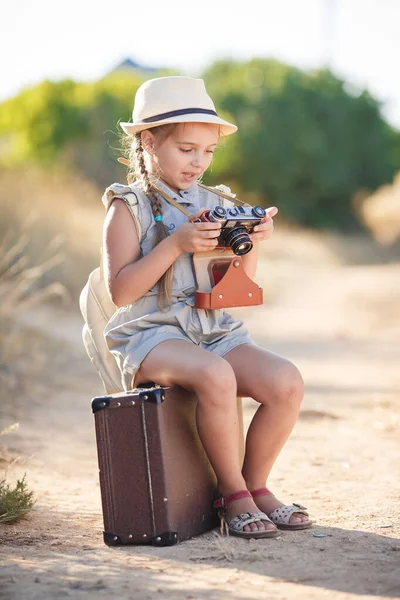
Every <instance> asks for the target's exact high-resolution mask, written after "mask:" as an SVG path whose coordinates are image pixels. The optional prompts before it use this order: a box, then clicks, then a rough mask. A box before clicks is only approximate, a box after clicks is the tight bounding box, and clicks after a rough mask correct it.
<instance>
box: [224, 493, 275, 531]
mask: <svg viewBox="0 0 400 600" xmlns="http://www.w3.org/2000/svg"><path fill="white" fill-rule="evenodd" d="M226 497H229V495H227V496H226ZM258 512H260V509H259V508H258V506H257V504H256V503H255V501H254V500H253V498H251V497H250V494H249V496H248V497H245V498H240V499H238V500H230V501H229V503H227V505H226V506H225V520H226V521H227V522H228V523H229V522H230V521H231V520H232V519H233V518H234V517H237V516H239V515H242V514H243V513H258ZM261 512H264V511H261ZM243 531H246V532H251V531H276V527H275V525H274V524H273V523H271V521H265V520H262V519H260V520H259V521H256V522H255V523H250V524H249V525H245V527H243Z"/></svg>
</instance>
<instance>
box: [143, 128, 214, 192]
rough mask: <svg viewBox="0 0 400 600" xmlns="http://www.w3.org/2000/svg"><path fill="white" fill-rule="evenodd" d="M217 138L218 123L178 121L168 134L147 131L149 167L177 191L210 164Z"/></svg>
mask: <svg viewBox="0 0 400 600" xmlns="http://www.w3.org/2000/svg"><path fill="white" fill-rule="evenodd" d="M217 141H218V125H212V124H209V123H179V124H178V125H177V126H176V127H174V129H173V131H172V133H171V134H170V135H169V136H168V137H167V138H165V137H163V136H162V134H161V135H159V136H158V135H157V130H156V129H155V130H154V131H144V132H143V133H142V143H143V146H144V148H145V149H146V150H147V152H148V155H149V165H148V168H149V171H150V172H151V173H153V175H155V176H157V177H158V178H160V179H162V180H163V181H164V182H165V183H166V184H167V185H168V186H169V187H170V188H171V189H173V190H175V191H179V190H185V189H187V188H189V187H190V186H191V185H192V183H193V182H194V181H195V180H197V179H198V178H199V177H200V176H201V175H202V174H203V173H204V171H205V170H206V169H207V168H208V167H209V165H210V163H211V160H212V156H213V152H214V151H215V148H216V146H217Z"/></svg>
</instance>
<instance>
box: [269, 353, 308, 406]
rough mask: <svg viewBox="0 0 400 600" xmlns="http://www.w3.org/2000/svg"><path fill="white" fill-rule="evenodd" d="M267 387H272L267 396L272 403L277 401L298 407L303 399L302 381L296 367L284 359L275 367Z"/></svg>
mask: <svg viewBox="0 0 400 600" xmlns="http://www.w3.org/2000/svg"><path fill="white" fill-rule="evenodd" d="M268 388H270V389H271V388H272V394H270V395H269V397H270V401H271V402H273V403H276V402H279V403H284V404H286V405H289V406H290V407H292V408H298V407H299V406H300V404H301V401H302V400H303V396H304V381H303V378H302V376H301V374H300V371H299V370H298V368H297V367H296V366H295V365H294V364H293V363H291V362H290V361H286V360H285V361H284V362H283V363H282V364H281V365H280V366H279V368H278V369H276V371H275V374H274V377H273V380H272V381H270V382H269V384H268Z"/></svg>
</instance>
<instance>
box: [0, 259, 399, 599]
mask: <svg viewBox="0 0 400 600" xmlns="http://www.w3.org/2000/svg"><path fill="white" fill-rule="evenodd" d="M310 252H311V251H310ZM311 254H312V252H311ZM302 258H304V252H303V255H302ZM328 258H329V257H328ZM307 264H308V265H309V266H307V267H305V266H304V262H303V260H300V258H299V259H298V260H297V259H293V257H292V258H290V259H289V258H288V257H287V258H286V259H284V258H281V259H280V261H275V262H274V264H273V265H270V264H265V266H264V269H263V270H262V273H261V277H260V280H262V281H261V283H262V284H263V287H264V289H265V290H266V297H267V303H266V305H265V306H264V307H262V308H257V309H254V310H253V311H252V312H251V313H250V314H249V313H247V316H246V322H247V324H248V326H249V329H250V330H251V332H252V334H253V336H254V338H255V339H256V340H257V341H258V342H259V343H260V344H263V345H265V346H266V347H268V348H269V349H271V350H273V351H275V352H277V353H279V354H282V355H284V356H287V357H288V358H290V359H291V360H293V361H294V362H295V363H296V364H297V365H298V366H299V368H300V370H301V372H302V374H303V376H304V379H305V381H306V398H305V401H304V405H303V410H302V412H301V415H300V419H299V421H298V423H297V425H296V427H295V430H294V432H293V434H292V436H291V438H290V440H289V442H288V444H287V445H286V447H285V449H284V451H283V452H282V454H281V456H280V457H279V459H278V462H277V464H276V466H275V468H274V471H273V476H272V479H271V482H270V485H271V487H272V488H273V490H274V491H275V492H276V494H277V495H278V496H279V497H281V498H282V499H286V500H287V501H289V500H290V501H296V500H297V501H300V502H302V503H304V504H305V505H306V506H308V508H309V510H310V512H311V514H312V516H313V517H314V518H316V520H317V525H316V526H315V528H314V529H312V530H309V531H303V532H283V533H282V535H281V536H280V537H279V538H278V539H276V540H264V541H257V542H256V541H254V540H251V541H248V540H240V539H226V538H224V539H221V538H220V537H219V536H218V534H217V533H216V532H210V533H208V534H206V535H204V536H201V537H199V538H195V539H192V540H189V541H188V542H184V543H182V544H179V545H178V546H175V547H169V548H152V547H144V546H142V547H124V548H107V547H106V546H104V545H103V542H102V520H101V508H100V492H99V485H98V477H97V458H96V453H95V439H94V428H93V421H92V414H91V411H90V399H91V397H92V396H94V395H96V394H98V393H102V389H101V387H100V383H99V380H98V378H97V374H96V373H95V372H94V371H93V368H92V366H91V364H90V363H89V361H88V359H87V358H86V355H85V354H84V351H83V349H82V347H81V344H80V341H79V340H80V327H81V322H80V318H79V316H77V315H76V314H70V313H65V314H64V313H56V312H55V311H51V312H49V311H46V312H45V313H44V312H43V311H38V312H37V313H35V324H36V326H37V327H38V328H39V329H40V330H41V331H42V332H43V331H44V330H46V329H47V330H49V328H50V329H51V331H53V333H54V334H56V335H57V336H58V346H57V352H58V353H59V355H60V360H59V361H58V368H57V370H56V371H55V372H53V373H52V374H51V375H46V377H42V378H41V379H40V380H39V381H38V382H37V383H36V382H35V383H34V385H33V387H32V392H31V393H30V394H29V398H28V399H27V398H25V399H24V401H23V403H21V402H19V403H17V404H10V406H8V405H7V406H6V407H3V408H2V410H1V412H0V415H1V422H0V428H1V427H2V426H3V425H7V424H9V423H10V422H12V421H13V420H18V421H19V422H20V428H19V430H17V431H16V432H14V433H13V434H11V435H9V436H8V437H7V440H6V441H7V445H8V449H9V452H10V454H11V455H14V456H17V455H18V456H20V460H19V462H18V463H17V464H16V465H15V466H14V467H13V468H12V470H11V471H10V474H9V477H11V476H12V477H17V476H20V475H21V474H23V473H24V472H25V471H26V472H27V477H28V483H29V485H30V487H31V488H32V489H33V490H34V491H35V495H36V497H37V504H36V506H35V509H34V511H33V512H32V513H31V516H30V518H29V520H27V521H25V522H22V523H19V524H16V525H15V526H0V538H1V541H2V545H1V546H0V564H1V565H2V566H1V570H0V598H1V599H7V600H9V599H10V600H11V599H12V600H14V599H15V600H23V599H24V600H25V599H27V600H28V599H29V600H34V599H40V600H43V599H45V600H47V599H49V600H50V599H53V598H63V597H72V598H77V599H79V598H85V599H87V600H89V599H92V598H93V599H94V598H98V597H110V596H113V597H115V598H118V599H121V600H125V599H131V598H135V600H136V599H139V600H145V599H150V598H157V597H159V598H163V597H164V598H168V599H169V598H171V599H177V600H181V599H182V600H183V599H202V598H203V599H204V598H210V599H215V600H220V599H225V598H227V599H228V598H229V599H230V598H232V599H261V598H262V599H265V598H268V599H269V598H271V599H277V600H282V599H289V600H292V599H295V598H296V600H297V599H300V600H302V599H304V600H306V599H307V600H309V599H319V598H327V599H328V600H333V599H335V600H339V599H350V598H351V599H353V598H356V597H358V596H363V597H364V598H368V597H372V596H374V597H380V598H396V597H399V596H400V539H399V532H400V522H399V516H398V509H399V497H400V477H399V475H400V460H399V432H400V397H399V396H400V393H399V390H400V370H399V359H400V349H399V344H398V340H399V334H400V325H399V322H400V319H398V317H399V313H400V309H399V306H400V292H399V290H400V266H398V265H387V266H384V267H383V266H381V267H378V266H376V267H375V266H373V267H372V266H369V267H355V266H353V267H351V266H347V267H345V266H341V265H338V264H336V263H335V261H334V260H333V259H332V260H331V259H330V258H329V260H327V257H320V260H319V261H318V260H314V262H313V261H308V262H307ZM396 314H397V321H396V319H395V317H396ZM253 410H254V407H253V404H252V403H251V401H250V400H246V402H245V422H246V424H248V422H249V420H250V418H251V416H252V414H253ZM315 534H326V537H316V536H315Z"/></svg>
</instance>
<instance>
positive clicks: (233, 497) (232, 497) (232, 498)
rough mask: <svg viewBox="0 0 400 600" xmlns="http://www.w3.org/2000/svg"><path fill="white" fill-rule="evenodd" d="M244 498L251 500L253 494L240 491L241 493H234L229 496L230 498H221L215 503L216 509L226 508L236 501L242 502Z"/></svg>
mask: <svg viewBox="0 0 400 600" xmlns="http://www.w3.org/2000/svg"><path fill="white" fill-rule="evenodd" d="M242 498H251V494H250V492H249V491H248V490H240V491H239V492H234V493H233V494H229V495H228V496H221V498H218V499H217V500H215V502H214V505H213V506H214V508H225V507H226V506H228V504H230V503H231V502H234V501H235V500H241V499H242Z"/></svg>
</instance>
